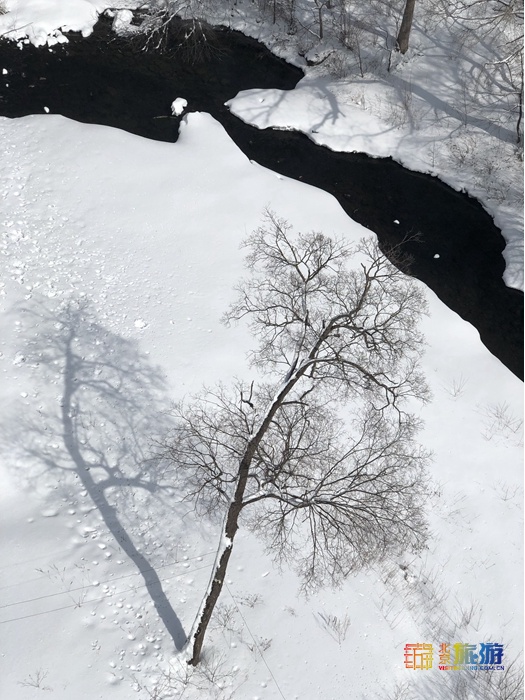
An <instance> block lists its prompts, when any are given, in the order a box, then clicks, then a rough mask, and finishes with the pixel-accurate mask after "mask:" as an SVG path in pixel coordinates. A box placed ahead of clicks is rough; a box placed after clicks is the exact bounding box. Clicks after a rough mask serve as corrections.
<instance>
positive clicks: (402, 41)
mask: <svg viewBox="0 0 525 700" xmlns="http://www.w3.org/2000/svg"><path fill="white" fill-rule="evenodd" d="M415 5H416V0H407V2H406V5H405V11H404V13H403V19H402V21H401V27H400V29H399V34H398V35H397V49H398V51H400V52H401V53H406V52H407V50H408V40H409V39H410V30H411V29H412V18H413V17H414V7H415Z"/></svg>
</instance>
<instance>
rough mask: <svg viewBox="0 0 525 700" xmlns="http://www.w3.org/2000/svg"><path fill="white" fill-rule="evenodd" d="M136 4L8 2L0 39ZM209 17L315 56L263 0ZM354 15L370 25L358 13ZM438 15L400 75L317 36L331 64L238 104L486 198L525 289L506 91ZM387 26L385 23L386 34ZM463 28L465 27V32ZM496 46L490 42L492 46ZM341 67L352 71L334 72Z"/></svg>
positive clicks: (515, 152) (517, 163)
mask: <svg viewBox="0 0 525 700" xmlns="http://www.w3.org/2000/svg"><path fill="white" fill-rule="evenodd" d="M137 5H138V3H137V2H135V1H134V0H127V1H126V0H118V2H108V0H74V1H73V2H68V3H64V2H61V1H60V0H49V2H47V3H46V4H45V7H44V6H43V5H42V4H41V3H39V2H37V1H36V0H6V2H5V7H6V10H7V13H6V14H5V15H3V16H0V35H2V34H4V35H6V36H9V37H10V38H12V39H25V38H26V37H27V38H28V39H29V40H30V41H31V42H33V43H35V44H36V45H42V44H45V43H48V44H49V45H52V44H53V43H57V42H64V41H67V37H66V36H65V34H64V32H67V31H70V30H73V31H80V32H82V33H83V34H84V35H88V34H89V33H91V31H92V30H93V26H94V24H95V23H96V21H97V18H98V15H99V14H100V13H102V12H104V11H105V10H106V9H108V8H111V11H112V12H113V11H114V10H117V11H118V9H119V8H121V9H122V8H135V7H136V6H137ZM191 7H192V5H191V3H190V4H189V5H188V6H186V5H184V4H183V5H181V6H180V11H181V13H184V12H191ZM427 11H428V10H425V12H427ZM199 12H201V13H204V14H205V15H206V16H207V17H208V18H209V19H210V21H212V22H217V23H219V24H226V25H227V26H231V27H232V28H235V29H240V30H241V31H243V32H245V33H247V34H248V35H250V36H254V37H255V38H258V39H260V40H262V41H264V42H265V43H266V44H267V45H268V46H269V47H270V48H271V49H273V50H276V51H277V52H278V53H279V54H281V55H284V56H285V57H286V58H287V59H289V60H292V61H293V62H297V59H298V55H297V51H303V53H304V50H305V49H304V47H303V48H302V49H301V40H300V37H299V36H294V35H292V36H288V40H287V42H284V43H283V36H282V35H283V34H284V36H287V34H286V32H285V30H284V29H283V27H282V26H281V25H280V24H279V23H277V24H276V25H273V26H272V25H271V24H269V23H267V22H263V23H262V24H261V23H260V21H259V20H258V19H257V17H256V13H255V10H254V8H253V5H252V3H244V2H242V0H240V1H239V2H238V3H237V2H236V3H234V5H233V6H232V7H229V6H228V7H226V5H225V6H223V5H222V4H221V3H216V4H215V5H214V6H213V7H211V6H210V7H209V6H207V5H206V4H204V5H202V6H199ZM351 16H352V13H351V12H350V17H351ZM129 20H130V18H129V16H126V18H123V19H122V21H121V22H119V26H120V27H125V25H126V21H127V22H129ZM355 21H356V22H357V25H358V26H360V25H359V20H357V19H355ZM385 21H387V20H386V19H385ZM390 21H391V18H390V19H388V22H390ZM427 21H428V23H429V26H432V27H433V31H431V32H430V31H428V26H426V25H425V22H424V21H422V22H419V23H418V22H416V24H415V26H414V28H413V36H412V40H411V41H412V46H413V48H412V49H410V51H409V53H408V54H407V55H406V56H404V57H402V58H397V59H395V60H394V63H395V69H394V70H392V72H386V69H385V67H384V66H383V63H384V60H385V58H384V54H385V52H384V50H383V49H382V47H377V48H376V52H378V59H377V60H376V61H375V62H374V60H372V59H373V52H372V57H371V56H370V55H368V53H370V50H369V49H363V51H364V54H363V56H361V49H359V51H358V52H357V54H356V52H355V51H354V52H352V51H346V53H345V52H343V53H341V51H340V50H337V46H336V45H334V46H332V45H331V44H330V42H328V43H327V44H324V43H323V42H320V43H318V44H317V45H316V43H315V41H313V39H312V37H310V38H309V40H308V41H309V44H308V45H309V46H310V50H309V52H307V55H308V57H309V58H310V60H311V61H313V62H316V61H320V64H319V65H318V66H313V67H308V66H306V65H305V62H304V60H303V59H301V61H300V62H301V64H302V66H303V69H304V70H305V71H306V77H305V78H304V79H303V80H302V81H301V82H300V83H299V85H298V86H297V88H296V89H295V90H293V91H289V92H282V91H278V90H258V89H254V90H247V91H245V92H243V93H241V94H240V95H238V96H237V97H236V98H235V99H232V100H231V101H230V103H229V104H230V107H231V109H232V111H233V112H234V113H235V114H237V115H238V116H240V117H241V118H242V119H244V120H245V121H247V122H248V123H250V124H254V125H256V126H259V127H260V128H262V127H265V126H275V127H280V128H294V129H298V130H301V131H304V132H305V133H306V134H308V135H309V136H310V138H312V139H313V140H314V141H315V142H316V143H320V144H323V145H326V146H328V147H329V148H332V149H334V150H336V151H360V152H364V153H368V154H370V155H372V156H391V157H393V158H394V159H395V160H397V161H398V162H400V163H402V164H403V165H405V166H406V167H407V168H410V169H412V170H415V171H419V172H425V173H430V174H433V175H437V176H438V177H439V178H440V179H442V180H443V181H444V182H446V183H447V184H449V185H451V186H452V187H454V188H455V189H457V190H464V191H466V192H468V193H469V194H470V195H472V196H473V197H476V198H477V199H479V200H480V201H481V202H482V203H483V205H484V206H485V208H486V209H487V211H488V212H489V213H490V214H491V215H492V216H493V217H494V220H495V222H496V224H497V226H498V227H499V228H501V230H502V232H503V235H504V237H505V239H506V241H507V247H506V249H505V252H504V256H505V260H506V270H505V273H504V279H505V282H506V284H507V285H508V286H510V287H515V288H516V289H521V290H522V289H523V214H522V202H523V194H522V192H523V184H522V183H523V178H522V164H521V158H520V156H519V149H518V148H517V147H516V145H515V129H514V126H515V125H514V124H513V123H512V122H511V120H510V119H511V115H510V113H509V110H508V109H506V108H505V104H504V102H505V101H504V99H503V98H502V100H500V101H499V102H497V103H494V104H492V103H490V104H488V103H487V104H485V102H486V101H487V100H486V99H485V98H483V99H482V98H481V97H480V94H481V93H479V91H474V92H471V91H470V88H469V89H467V88H466V87H465V85H466V84H469V80H470V83H472V79H469V78H468V76H469V75H470V72H471V71H472V70H473V67H472V66H475V65H477V63H476V60H475V59H476V58H477V59H478V62H479V60H481V59H480V56H478V55H477V54H476V53H475V51H476V50H479V47H478V48H477V49H475V50H474V49H472V51H474V53H473V54H472V56H471V55H470V54H468V56H467V58H458V53H457V52H458V47H457V46H456V44H455V43H454V42H455V34H454V33H453V31H452V28H451V22H452V20H450V21H445V20H444V19H443V17H441V16H440V15H439V12H438V10H437V9H436V11H435V16H434V11H428V20H427ZM388 22H387V25H386V26H385V28H383V29H382V30H381V31H382V32H386V33H387V34H388V28H389V24H388ZM453 24H454V22H452V25H453ZM363 29H364V27H362V28H361V30H363ZM369 29H370V28H369ZM390 29H392V28H390ZM361 30H360V31H361ZM456 31H457V32H459V35H460V34H461V31H460V29H458V28H456ZM372 33H373V32H372ZM312 42H313V43H312ZM489 47H490V41H487V45H486V46H485V50H489ZM334 48H335V50H334ZM367 51H368V53H367ZM483 58H484V60H486V61H488V60H489V59H488V58H487V57H486V56H485V57H483ZM336 59H337V60H336ZM325 60H326V63H325V62H324V61H325ZM334 61H335V63H334ZM356 61H358V63H359V65H360V68H359V71H358V70H357V63H356ZM363 61H364V70H365V72H364V73H363ZM471 63H472V66H471V65H470V64H471ZM359 72H361V73H363V75H360V74H359ZM338 73H339V74H342V76H343V77H341V76H339V77H336V78H334V77H333V75H334V74H338ZM437 76H439V79H437ZM465 76H466V77H465ZM465 81H466V82H465ZM493 101H494V100H493ZM489 102H490V100H489Z"/></svg>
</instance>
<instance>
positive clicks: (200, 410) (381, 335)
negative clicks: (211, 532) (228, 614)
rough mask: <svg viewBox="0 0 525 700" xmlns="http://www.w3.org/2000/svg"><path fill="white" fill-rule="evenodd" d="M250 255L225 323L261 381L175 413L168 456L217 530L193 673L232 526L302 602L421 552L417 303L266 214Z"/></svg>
mask: <svg viewBox="0 0 525 700" xmlns="http://www.w3.org/2000/svg"><path fill="white" fill-rule="evenodd" d="M245 245H246V247H247V248H248V251H249V252H248V256H247V260H246V262H247V267H248V270H249V276H248V277H247V278H246V279H244V280H243V281H241V283H240V284H239V285H238V287H237V293H238V296H237V301H236V302H235V303H234V304H233V305H232V306H231V308H230V309H229V311H228V312H227V314H226V316H225V321H226V322H227V323H230V322H233V321H240V320H241V319H246V320H247V322H248V324H249V325H250V328H251V330H252V332H253V334H254V336H255V337H256V338H257V339H258V341H259V345H258V348H257V349H255V350H254V351H253V353H252V354H251V362H252V365H254V366H255V367H257V368H258V369H259V370H261V371H262V372H263V373H264V380H262V381H258V382H256V381H255V380H254V381H253V382H251V384H247V383H244V382H241V381H237V382H235V383H234V384H233V386H232V387H231V388H227V387H224V386H219V387H217V388H215V389H208V390H205V391H204V392H203V393H202V394H201V395H199V396H197V397H195V398H194V399H192V400H190V401H188V402H187V403H182V404H180V405H178V406H177V408H176V409H175V417H176V419H177V427H176V428H175V430H174V431H173V432H172V434H171V435H170V436H169V439H168V440H167V441H166V443H165V445H164V448H163V449H164V454H165V456H166V457H167V458H168V459H169V460H170V462H171V463H172V464H173V465H174V466H176V468H177V470H178V472H179V474H180V475H181V478H182V479H183V480H184V481H185V487H186V493H187V495H188V496H187V497H188V498H189V499H192V500H194V501H195V503H196V506H197V508H199V509H201V510H202V511H204V512H206V513H209V514H219V515H220V516H221V517H224V535H223V538H222V541H221V544H220V546H219V551H218V554H217V559H216V564H215V569H214V572H213V575H212V578H211V581H210V586H209V590H208V592H207V595H206V597H205V600H204V602H203V606H202V609H201V611H200V612H199V615H198V617H197V621H196V624H195V626H194V629H193V631H192V633H191V634H190V638H189V645H191V646H192V650H191V651H192V657H191V659H190V661H189V663H192V664H194V665H195V664H197V663H198V661H199V658H200V652H201V648H202V643H203V639H204V634H205V631H206V628H207V625H208V622H209V620H210V618H211V614H212V612H213V608H214V606H215V603H216V601H217V599H218V597H219V595H220V591H221V588H222V585H223V581H224V576H225V573H226V569H227V566H228V561H229V558H230V556H231V552H232V548H233V540H234V537H235V535H236V533H237V531H238V529H239V526H240V524H241V519H242V523H243V524H244V525H245V526H247V527H250V528H251V529H252V530H253V531H254V532H256V533H257V534H259V535H261V536H262V537H263V538H264V540H265V542H266V544H267V547H268V550H269V551H270V552H271V553H272V554H273V555H274V556H275V557H276V558H277V559H278V560H284V559H285V560H286V561H287V562H291V563H293V564H294V565H295V568H296V570H297V571H298V573H299V574H300V575H301V576H302V578H303V581H304V587H305V589H310V588H312V587H316V586H318V585H325V584H335V585H337V584H339V583H341V582H342V581H343V580H344V578H345V577H346V576H348V574H349V573H351V572H352V571H354V570H356V569H358V568H360V567H363V566H367V565H370V564H372V563H374V562H377V561H380V560H381V559H382V558H383V557H384V556H386V555H387V554H392V553H393V552H395V551H401V550H406V549H411V550H414V551H417V550H419V549H420V548H421V547H422V546H423V545H424V543H425V538H426V528H425V521H424V513H423V510H424V502H425V494H426V488H427V487H426V477H425V463H426V460H427V454H426V453H425V451H424V450H423V449H422V448H421V447H420V446H419V445H418V444H417V442H416V441H415V435H416V432H417V429H418V427H419V426H418V420H417V419H416V418H415V416H413V415H412V414H411V413H410V412H409V410H408V409H407V399H409V398H416V399H420V400H426V399H427V398H428V391H427V388H426V384H425V381H424V378H423V377H422V375H421V373H420V371H419V358H420V353H421V349H422V345H423V339H422V337H421V335H420V333H419V331H418V319H419V317H420V315H421V313H423V312H424V311H425V309H426V306H425V300H424V298H423V296H422V294H421V291H420V289H419V287H418V286H417V285H416V283H414V282H413V281H412V280H411V279H410V278H408V277H406V276H404V275H403V274H402V273H401V272H399V271H398V270H397V269H396V268H395V267H393V266H392V265H391V263H390V262H388V260H387V259H386V258H385V257H384V255H383V254H382V253H381V252H380V250H379V249H378V248H377V246H376V245H375V244H373V243H371V242H370V241H361V243H360V244H359V245H358V246H356V247H354V248H350V247H348V246H346V245H345V244H344V242H342V241H339V240H333V239H331V238H329V237H327V236H325V235H323V234H321V233H309V234H298V235H295V234H294V233H293V231H292V229H291V227H290V226H289V225H288V224H287V223H286V222H285V221H284V220H282V219H280V218H278V217H277V216H276V215H275V214H273V213H272V212H267V213H266V219H265V222H264V225H263V226H261V227H260V228H259V229H257V230H256V231H255V232H254V233H253V234H252V235H251V236H250V237H249V238H248V239H247V241H246V242H245ZM350 260H352V261H353V262H354V263H355V262H356V261H358V262H359V264H358V266H357V267H356V268H354V269H350V268H349V262H350Z"/></svg>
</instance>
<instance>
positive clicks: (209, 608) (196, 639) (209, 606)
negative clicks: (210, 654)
mask: <svg viewBox="0 0 525 700" xmlns="http://www.w3.org/2000/svg"><path fill="white" fill-rule="evenodd" d="M232 549H233V542H231V543H230V544H229V545H228V546H227V547H226V549H224V550H223V552H222V554H221V556H220V558H219V561H218V564H217V566H216V567H215V571H214V572H213V578H212V582H211V588H210V592H209V593H208V596H207V598H206V602H205V604H204V608H203V609H202V612H201V613H200V614H199V618H198V620H199V623H198V625H197V629H196V630H195V633H194V634H192V638H193V649H192V657H191V659H190V660H189V661H188V663H189V664H190V665H191V666H196V665H197V664H198V663H199V660H200V657H201V650H202V645H203V642H204V635H205V634H206V630H207V629H208V624H209V622H210V620H211V616H212V614H213V610H214V608H215V604H216V603H217V600H218V599H219V596H220V594H221V591H222V586H223V584H224V578H225V576H226V570H227V568H228V562H229V561H230V556H231V553H232ZM190 641H191V638H190Z"/></svg>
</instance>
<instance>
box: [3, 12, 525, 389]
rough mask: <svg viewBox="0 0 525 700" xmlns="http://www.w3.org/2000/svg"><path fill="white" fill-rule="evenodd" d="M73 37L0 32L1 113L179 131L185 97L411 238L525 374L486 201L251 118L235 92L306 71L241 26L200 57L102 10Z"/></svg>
mask: <svg viewBox="0 0 525 700" xmlns="http://www.w3.org/2000/svg"><path fill="white" fill-rule="evenodd" d="M69 38H70V41H69V43H68V44H66V45H61V46H57V47H54V48H53V50H52V51H50V50H48V49H47V47H46V48H43V49H42V48H40V49H36V48H34V47H33V46H27V47H24V49H23V50H20V49H19V48H18V47H17V46H16V44H14V43H13V42H6V41H0V62H1V66H0V67H1V68H6V69H7V70H8V74H7V75H0V114H1V115H3V116H7V117H20V116H25V115H28V114H43V113H44V109H43V108H44V106H47V107H48V108H49V110H50V111H51V112H52V113H55V114H62V115H64V116H66V117H69V118H71V119H76V120H77V121H81V122H88V123H96V124H105V125H108V126H113V127H118V128H120V129H124V130H126V131H130V132H132V133H135V134H139V135H141V136H145V137H147V138H151V139H156V140H160V141H171V142H173V141H176V140H177V137H178V127H179V120H178V119H175V118H173V119H172V118H159V117H164V116H165V115H167V114H169V108H170V105H171V102H172V100H173V99H174V97H177V96H181V97H184V98H186V99H187V100H188V108H189V109H190V110H194V111H204V112H208V113H210V114H211V115H212V116H213V117H214V118H215V119H217V120H218V121H219V122H220V123H221V124H222V125H223V127H224V129H225V130H226V131H227V132H228V134H229V135H230V137H231V138H232V139H233V140H234V141H235V143H236V144H237V145H238V147H239V148H240V149H241V150H242V151H243V152H244V153H245V154H246V155H247V156H248V157H249V158H251V159H252V160H255V161H257V162H258V163H260V164H261V165H264V166H265V167H267V168H270V169H271V170H273V171H275V172H278V173H280V174H283V175H286V176H288V177H292V178H295V179H297V180H301V181H303V182H306V183H308V184H310V185H314V186H316V187H319V188H321V189H323V190H325V191H327V192H330V193H331V194H332V195H334V196H335V197H336V198H337V200H338V201H339V203H340V205H341V206H342V207H343V209H344V210H345V212H346V213H347V214H348V215H349V216H350V217H351V218H352V219H354V220H355V221H357V222H359V223H360V224H362V225H363V226H365V227H366V228H368V229H370V230H372V231H374V232H375V234H376V235H377V237H378V239H379V242H380V245H381V247H382V249H383V250H384V251H385V253H387V254H388V250H389V248H391V247H392V246H393V245H398V244H401V246H402V248H403V250H404V251H405V252H407V253H409V254H410V257H411V263H410V267H409V268H408V269H405V271H407V272H408V273H409V274H411V275H413V276H415V277H417V278H418V279H420V280H422V281H423V282H424V283H425V284H426V285H428V286H429V287H430V288H431V289H432V290H433V291H434V292H435V293H436V294H437V295H438V296H439V297H440V299H441V300H442V301H443V302H444V303H445V304H447V306H449V307H450V308H451V309H453V310H454V311H456V312H457V313H458V314H459V315H460V316H461V317H462V318H464V319H465V320H467V321H469V322H470V323H472V324H473V325H474V326H475V327H476V328H477V329H478V331H479V333H480V336H481V339H482V341H483V343H484V344H485V345H486V347H487V348H488V349H489V350H490V351H491V352H492V353H493V354H494V355H495V356H496V357H498V358H499V359H500V360H501V362H503V363H504V364H505V365H506V366H507V367H508V368H509V369H510V370H511V371H512V372H513V373H514V374H516V375H517V376H519V377H520V378H523V294H522V293H521V292H519V291H517V290H514V289H509V288H508V287H506V286H505V284H504V283H503V280H502V274H503V271H504V269H505V262H504V259H503V257H502V250H503V249H504V246H505V242H504V239H503V237H502V235H501V232H500V231H499V229H498V228H497V227H496V226H495V224H494V222H493V220H492V218H491V217H490V216H489V215H488V214H487V213H486V212H485V210H484V209H483V207H482V206H481V205H480V204H479V203H478V202H477V201H476V200H474V199H472V198H470V197H468V196H467V195H466V194H463V193H458V192H456V191H455V190H453V189H452V188H450V187H448V186H447V185H445V184H443V183H442V182H441V181H440V180H438V179H437V178H434V177H431V176H429V175H423V174H420V173H415V172H412V171H410V170H407V169H406V168H403V167H402V166H401V165H399V164H397V163H395V162H394V161H393V160H392V159H390V158H371V157H369V156H366V155H364V154H360V153H336V152H333V151H331V150H330V149H328V148H326V147H323V146H317V145H315V144H314V143H313V142H312V141H310V139H309V138H308V137H307V136H306V135H304V134H302V133H299V132H294V131H282V130H274V129H264V130H259V129H256V128H254V127H251V126H249V125H246V124H244V123H243V122H242V121H241V120H240V119H238V118H237V117H235V116H234V115H232V114H231V113H230V112H229V110H228V109H227V108H226V107H225V106H224V103H225V102H226V101H227V100H228V99H231V98H232V97H234V96H235V95H236V94H237V93H238V92H239V91H241V90H246V89H249V88H277V89H282V90H289V89H292V88H293V87H294V86H295V85H296V84H297V82H298V81H299V80H300V79H301V77H302V76H303V73H302V71H301V70H300V69H298V68H297V67H294V66H291V65H289V64H288V63H286V62H285V61H282V60H281V59H278V58H276V57H275V56H273V55H272V54H271V53H270V52H269V51H268V50H267V49H266V48H265V47H264V46H263V45H262V44H259V43H258V42H256V41H254V40H253V39H249V38H247V37H244V36H243V35H242V34H239V33H237V32H232V31H230V30H226V29H220V30H217V31H216V32H215V33H214V36H213V39H212V43H213V45H214V50H213V52H212V54H211V55H209V56H208V57H205V58H204V59H203V60H201V61H198V62H192V61H190V60H188V58H187V57H186V56H185V55H184V54H183V53H181V52H178V53H177V52H175V53H164V54H163V53H159V52H144V51H142V50H141V47H140V46H138V45H137V44H136V43H134V42H131V41H129V40H127V39H124V38H119V37H116V36H115V35H114V34H112V33H111V29H110V22H109V21H108V20H106V19H104V18H102V19H101V20H100V21H99V23H98V24H97V26H96V28H95V31H94V33H93V35H92V36H90V37H89V38H87V39H83V38H82V37H80V36H77V35H70V37H69ZM7 85H8V86H7ZM396 220H397V221H399V224H396V223H394V222H395V221H396ZM404 239H411V240H408V241H406V242H404V243H403V241H404ZM435 255H439V258H436V257H434V256H435Z"/></svg>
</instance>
